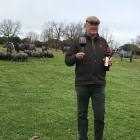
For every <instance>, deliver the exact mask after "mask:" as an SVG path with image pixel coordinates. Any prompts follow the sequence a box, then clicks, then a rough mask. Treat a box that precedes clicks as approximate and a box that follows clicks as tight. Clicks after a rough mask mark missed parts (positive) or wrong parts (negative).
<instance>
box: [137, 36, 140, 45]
mask: <svg viewBox="0 0 140 140" xmlns="http://www.w3.org/2000/svg"><path fill="white" fill-rule="evenodd" d="M136 45H137V46H140V35H137V37H136Z"/></svg>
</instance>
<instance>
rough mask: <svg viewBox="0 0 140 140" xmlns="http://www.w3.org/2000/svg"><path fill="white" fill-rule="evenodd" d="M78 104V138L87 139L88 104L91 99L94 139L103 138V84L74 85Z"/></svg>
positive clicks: (80, 139) (101, 139)
mask: <svg viewBox="0 0 140 140" xmlns="http://www.w3.org/2000/svg"><path fill="white" fill-rule="evenodd" d="M76 92H77V105H78V115H77V117H78V133H79V140H88V137H87V132H88V119H87V116H88V104H89V99H90V98H91V100H92V108H93V111H94V135H95V137H94V140H103V130H104V114H105V86H104V85H78V86H76Z"/></svg>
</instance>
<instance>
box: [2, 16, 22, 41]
mask: <svg viewBox="0 0 140 140" xmlns="http://www.w3.org/2000/svg"><path fill="white" fill-rule="evenodd" d="M20 29H21V22H20V21H16V22H12V20H10V19H8V20H6V19H4V20H3V22H2V23H0V35H3V36H4V37H7V41H9V37H11V36H12V37H15V36H17V35H18V34H20Z"/></svg>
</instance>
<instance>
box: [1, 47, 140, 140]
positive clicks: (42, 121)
mask: <svg viewBox="0 0 140 140" xmlns="http://www.w3.org/2000/svg"><path fill="white" fill-rule="evenodd" d="M0 50H3V51H4V52H5V49H4V48H0ZM14 53H15V52H14ZM64 57H65V56H64V55H63V54H62V53H61V54H58V53H55V52H54V58H29V59H28V61H27V62H18V61H17V62H15V61H5V60H0V140H28V139H29V138H31V137H32V136H38V137H40V140H77V139H78V132H77V102H76V93H75V87H74V78H75V75H74V69H75V67H74V66H73V67H67V66H66V65H65V63H64ZM116 62H118V63H116ZM106 79H107V86H106V114H105V130H104V138H105V140H126V139H127V140H140V96H139V94H140V60H139V59H133V61H132V63H130V62H129V60H128V59H124V60H123V61H121V60H120V58H115V57H113V65H112V66H111V68H110V71H109V72H107V75H106ZM88 118H89V132H88V136H89V140H93V137H94V127H93V120H94V119H93V111H92V106H91V102H90V104H89V114H88Z"/></svg>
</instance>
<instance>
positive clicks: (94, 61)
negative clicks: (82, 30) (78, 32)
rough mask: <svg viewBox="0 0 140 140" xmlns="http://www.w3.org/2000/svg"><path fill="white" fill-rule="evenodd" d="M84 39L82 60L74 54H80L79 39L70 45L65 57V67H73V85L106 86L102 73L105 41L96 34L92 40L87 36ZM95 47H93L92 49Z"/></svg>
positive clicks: (104, 72)
mask: <svg viewBox="0 0 140 140" xmlns="http://www.w3.org/2000/svg"><path fill="white" fill-rule="evenodd" d="M84 36H85V37H86V46H85V48H84V52H85V54H86V55H84V58H83V59H82V60H78V59H77V58H76V54H77V53H78V52H82V47H81V46H80V44H79V38H77V39H75V40H74V42H73V43H72V45H71V47H70V49H69V51H68V53H67V55H66V57H65V63H66V65H67V66H73V65H74V64H76V67H75V85H87V84H101V85H106V80H105V75H106V71H104V61H103V59H104V57H105V53H106V51H107V47H108V44H107V42H106V40H105V39H104V38H102V37H100V36H99V34H97V37H95V38H94V39H93V40H92V39H91V37H89V36H88V35H86V34H85V35H84ZM94 45H95V47H94Z"/></svg>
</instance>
